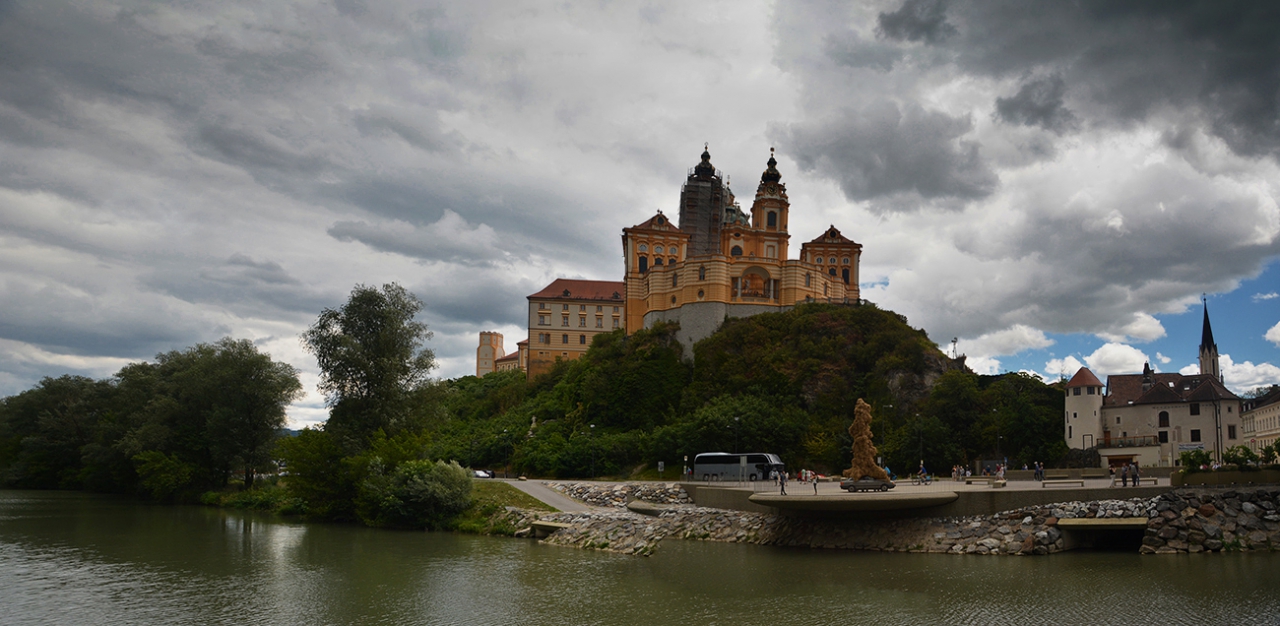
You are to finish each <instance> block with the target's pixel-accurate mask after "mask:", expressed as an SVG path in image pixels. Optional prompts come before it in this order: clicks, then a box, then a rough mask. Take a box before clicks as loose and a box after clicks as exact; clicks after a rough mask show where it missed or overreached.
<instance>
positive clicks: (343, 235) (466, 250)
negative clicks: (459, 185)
mask: <svg viewBox="0 0 1280 626" xmlns="http://www.w3.org/2000/svg"><path fill="white" fill-rule="evenodd" d="M328 233H329V236H331V237H333V238H334V239H337V240H338V241H343V242H351V241H358V242H360V243H363V244H365V245H367V246H369V247H370V248H373V249H375V250H380V251H383V252H392V253H395V254H402V255H404V256H408V257H412V258H416V259H422V260H424V261H443V262H448V263H457V264H459V265H467V266H475V267H494V266H496V265H497V264H498V263H499V262H500V261H502V260H504V259H505V258H506V255H504V254H503V251H502V250H501V249H500V248H499V247H498V243H499V242H498V241H497V238H496V237H495V235H494V232H493V229H492V228H488V227H487V226H479V227H472V226H471V225H469V224H467V223H466V222H465V221H464V220H463V219H462V218H461V217H459V216H458V214H456V213H454V212H452V211H448V212H446V213H445V214H444V215H443V216H442V217H441V219H440V220H439V221H438V222H436V223H434V224H430V225H427V226H425V227H422V228H418V227H416V226H414V225H411V224H407V223H404V222H392V223H380V224H370V223H367V222H363V221H341V222H336V223H335V224H334V225H333V226H331V227H329V230H328Z"/></svg>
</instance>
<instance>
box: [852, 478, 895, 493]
mask: <svg viewBox="0 0 1280 626" xmlns="http://www.w3.org/2000/svg"><path fill="white" fill-rule="evenodd" d="M897 486H898V485H896V484H894V482H893V481H892V480H883V479H880V478H872V477H870V476H863V477H862V478H859V479H857V480H854V479H852V478H846V479H844V480H842V481H840V488H841V489H844V490H845V491H848V492H849V493H853V492H855V491H888V490H890V489H893V488H894V487H897Z"/></svg>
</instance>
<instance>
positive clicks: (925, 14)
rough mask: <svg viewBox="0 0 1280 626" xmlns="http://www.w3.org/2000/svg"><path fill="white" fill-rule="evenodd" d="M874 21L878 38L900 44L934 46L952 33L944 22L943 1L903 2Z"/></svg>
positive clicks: (949, 26) (945, 21) (951, 28)
mask: <svg viewBox="0 0 1280 626" xmlns="http://www.w3.org/2000/svg"><path fill="white" fill-rule="evenodd" d="M876 22H877V23H878V24H879V27H878V28H877V31H878V32H879V33H880V34H881V35H883V36H885V37H889V38H891V39H901V40H904V41H923V42H925V43H931V44H934V43H939V42H942V41H943V40H945V39H947V38H949V37H951V36H953V35H955V34H956V27H955V26H952V25H951V24H949V23H947V8H946V4H945V3H944V2H943V0H907V1H906V2H904V3H902V7H901V8H899V9H898V10H897V11H894V12H892V13H881V14H880V15H879V17H877V18H876Z"/></svg>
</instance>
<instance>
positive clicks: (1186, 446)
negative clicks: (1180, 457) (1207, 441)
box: [1178, 441, 1204, 452]
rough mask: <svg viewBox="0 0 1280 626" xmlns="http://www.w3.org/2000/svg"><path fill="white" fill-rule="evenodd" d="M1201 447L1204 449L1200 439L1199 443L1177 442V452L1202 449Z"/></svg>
mask: <svg viewBox="0 0 1280 626" xmlns="http://www.w3.org/2000/svg"><path fill="white" fill-rule="evenodd" d="M1203 449H1204V442H1203V441H1201V442H1200V443H1180V444H1178V451H1179V452H1183V451H1186V450H1203Z"/></svg>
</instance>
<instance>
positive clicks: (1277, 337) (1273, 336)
mask: <svg viewBox="0 0 1280 626" xmlns="http://www.w3.org/2000/svg"><path fill="white" fill-rule="evenodd" d="M1263 338H1265V339H1266V340H1267V341H1270V342H1271V343H1274V344H1276V346H1277V347H1280V322H1276V325H1275V326H1272V327H1271V329H1270V330H1268V331H1267V334H1266V335H1263Z"/></svg>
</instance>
